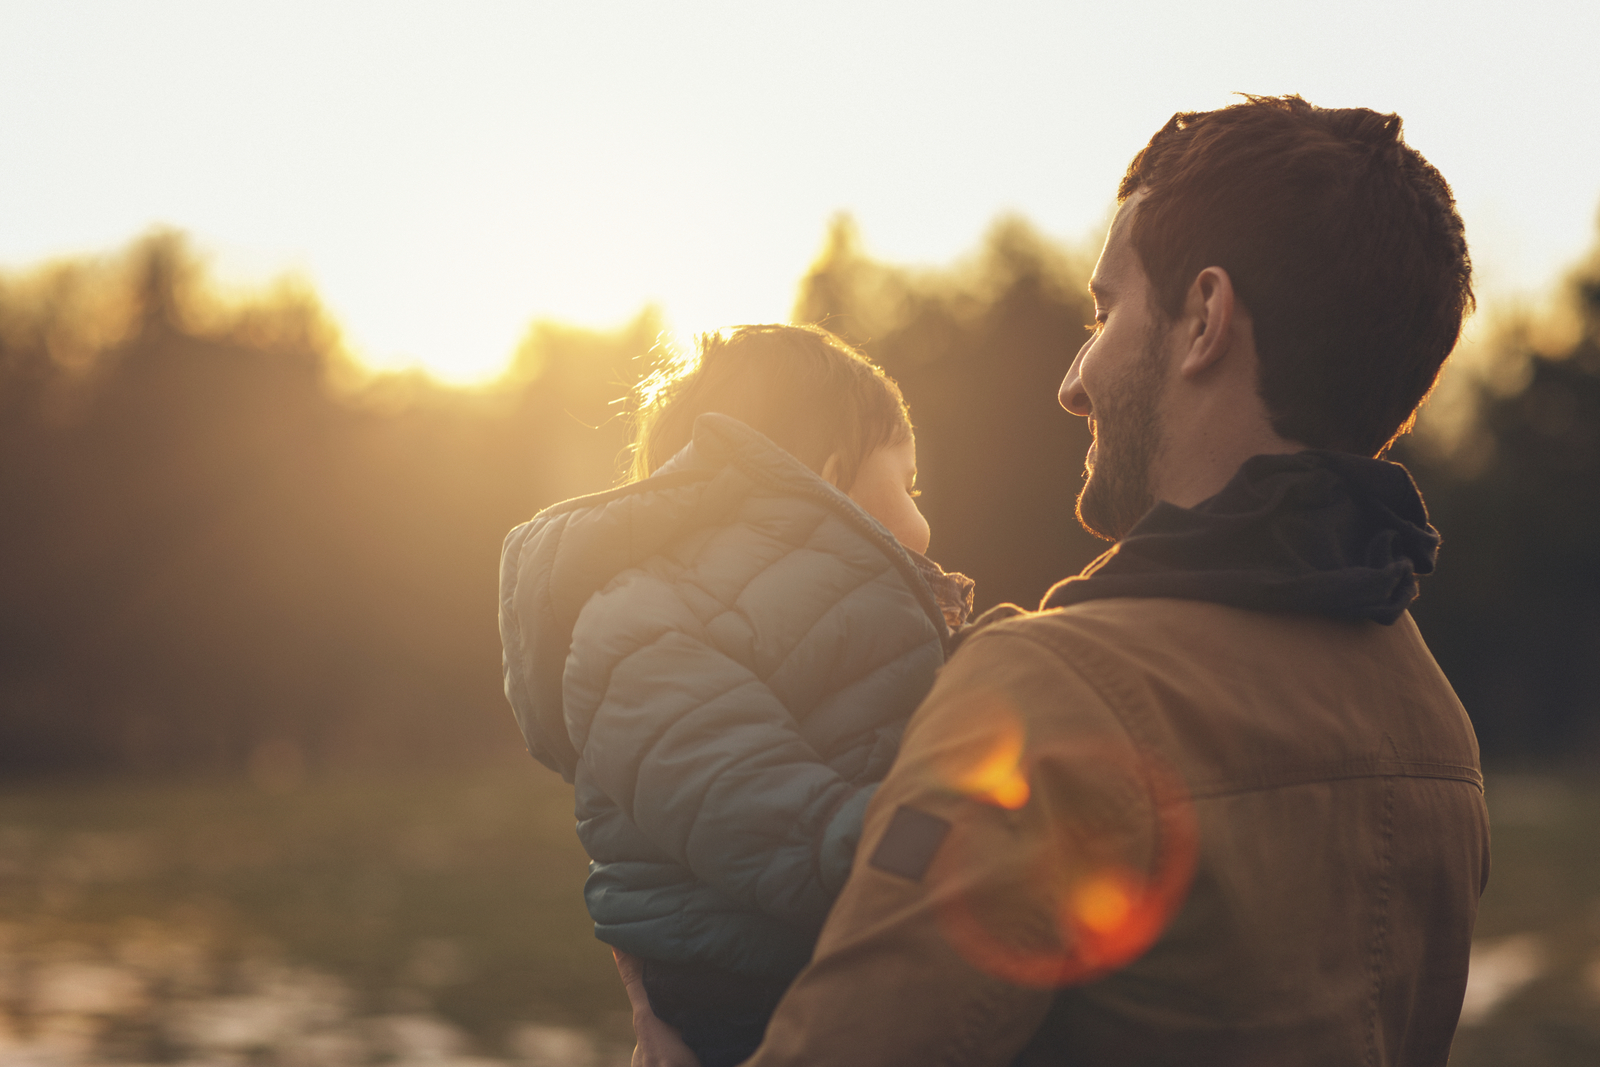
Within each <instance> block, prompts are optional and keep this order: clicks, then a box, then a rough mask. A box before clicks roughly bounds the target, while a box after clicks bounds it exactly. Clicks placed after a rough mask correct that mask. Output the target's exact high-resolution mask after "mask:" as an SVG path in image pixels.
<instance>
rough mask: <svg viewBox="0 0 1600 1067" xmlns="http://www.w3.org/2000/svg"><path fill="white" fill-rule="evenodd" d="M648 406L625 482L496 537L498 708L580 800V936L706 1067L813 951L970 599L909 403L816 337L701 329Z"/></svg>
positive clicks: (744, 1050) (769, 329)
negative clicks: (633, 981)
mask: <svg viewBox="0 0 1600 1067" xmlns="http://www.w3.org/2000/svg"><path fill="white" fill-rule="evenodd" d="M643 397H644V402H643V404H642V408H641V411H640V413H639V419H638V423H637V427H636V439H635V453H634V460H635V464H634V471H633V480H632V481H631V482H630V483H629V484H627V485H624V486H623V487H621V488H619V489H614V490H612V491H610V492H605V493H597V494H595V495H593V496H587V497H581V498H579V499H576V500H570V501H567V502H566V503H563V504H557V505H556V506H554V507H552V508H549V509H547V510H545V511H543V512H540V513H539V514H538V515H537V516H535V517H534V518H533V519H532V520H531V521H530V522H527V523H525V524H523V525H522V526H519V527H517V528H516V529H515V530H513V531H512V532H511V534H510V535H509V536H508V537H507V538H506V543H505V549H504V554H503V556H502V560H501V572H500V573H501V577H500V633H501V639H502V642H503V644H504V652H505V659H504V662H505V686H506V695H507V697H508V698H509V699H510V701H511V706H512V709H513V710H514V711H515V713H516V716H517V721H518V723H519V724H520V725H521V727H522V731H523V735H524V737H525V738H526V739H527V742H528V748H529V750H530V751H531V752H532V753H533V755H534V756H535V757H536V758H538V759H539V760H540V761H541V762H543V763H544V764H546V765H547V766H549V767H551V768H553V769H555V770H558V771H560V772H561V774H562V775H563V777H565V778H566V779H567V780H568V781H570V782H572V783H573V786H574V788H575V793H576V802H577V819H578V836H579V837H580V838H581V840H582V841H583V845H584V848H585V850H586V851H587V852H588V854H589V856H590V858H591V860H592V861H593V862H592V863H591V865H590V874H589V879H588V882H587V884H586V886H585V890H584V893H585V898H586V900H587V903H588V906H589V913H590V915H592V916H593V918H594V921H595V933H596V936H598V937H599V938H600V940H602V941H605V942H607V943H608V944H610V945H612V946H613V947H614V948H616V949H619V950H621V951H622V952H624V953H631V954H632V955H634V956H637V957H639V958H640V959H642V960H643V985H644V989H645V991H646V992H647V993H648V995H649V1002H650V1006H651V1008H652V1009H653V1010H654V1012H655V1014H656V1015H657V1016H659V1017H660V1018H661V1019H662V1020H664V1021H665V1022H667V1023H668V1024H670V1025H671V1026H673V1027H675V1028H676V1029H677V1030H678V1031H680V1032H681V1034H682V1036H683V1039H684V1041H685V1042H686V1043H687V1044H688V1045H689V1047H690V1048H691V1049H693V1050H694V1052H695V1054H696V1055H698V1056H699V1057H700V1060H701V1062H702V1064H704V1065H705V1067H719V1065H721V1064H736V1063H739V1062H741V1061H743V1060H744V1059H745V1058H747V1057H748V1056H749V1055H750V1054H751V1053H753V1052H754V1051H755V1048H756V1046H757V1045H759V1044H760V1041H761V1036H762V1033H763V1031H764V1030H765V1027H766V1023H767V1019H768V1018H769V1017H770V1015H771V1013H772V1010H773V1008H774V1007H775V1006H776V1004H777V1001H778V999H779V998H780V997H781V996H782V994H783V991H784V990H785V989H786V988H787V986H788V984H789V983H790V981H792V980H793V978H794V976H795V975H796V974H797V973H798V972H799V970H800V969H801V968H802V967H803V966H804V965H805V964H806V962H807V961H808V960H809V958H810V955H811V951H812V948H813V946H814V945H815V942H816V937H817V934H818V932H819V930H820V929H821V926H822V921H823V919H824V918H825V917H826V915H827V913H828V908H829V906H830V905H831V904H832V902H833V899H834V897H835V895H836V894H837V893H838V891H839V889H840V888H841V887H842V885H843V884H844V880H845V877H846V875H847V874H848V873H849V870H850V862H851V859H852V857H853V855H854V852H855V846H856V841H857V839H858V838H859V837H860V834H861V820H862V813H863V811H864V810H865V808H866V804H867V801H868V800H869V799H870V797H871V795H872V793H873V790H874V787H875V784H876V783H877V782H878V781H880V780H881V779H882V778H883V777H884V775H885V774H886V773H887V772H888V769H889V765H890V764H891V763H892V762H893V760H894V756H895V752H896V749H897V747H898V744H899V739H900V734H901V730H902V728H903V727H904V725H905V722H906V720H907V718H908V717H909V716H910V714H911V712H912V711H913V710H914V709H915V708H916V707H917V704H918V703H919V702H920V701H921V699H922V697H923V696H924V695H925V694H926V693H927V691H928V689H929V687H930V686H931V684H932V682H933V676H934V672H935V670H937V669H938V667H939V666H940V665H941V664H942V663H943V662H944V654H945V653H944V648H945V644H946V642H947V641H948V639H949V638H950V636H951V633H952V630H953V629H954V628H956V627H959V626H960V625H961V624H962V623H963V622H964V621H965V619H966V616H967V613H968V612H969V611H970V609H971V603H972V583H971V581H970V580H968V579H966V578H965V577H963V576H961V575H952V574H946V573H945V572H943V571H942V570H940V569H939V567H938V566H937V565H935V564H933V563H932V562H930V561H928V560H927V559H925V558H924V557H923V556H922V555H921V553H922V552H923V551H924V550H926V548H927V547H928V538H929V530H928V524H927V522H926V520H925V519H924V518H923V517H922V514H921V512H920V511H919V510H918V508H917V504H916V501H915V499H914V498H915V496H916V495H917V493H916V490H915V488H914V485H915V480H916V443H915V440H914V438H913V436H912V429H911V420H910V416H909V413H908V411H907V409H906V405H905V402H904V400H903V399H902V398H901V395H900V390H899V388H898V387H897V386H896V385H895V383H894V382H893V381H892V380H891V379H890V378H889V377H888V376H887V375H885V374H884V373H883V372H882V371H881V370H879V369H878V368H877V367H876V366H874V365H873V364H872V363H870V362H868V361H867V360H866V359H865V358H864V357H863V356H861V355H860V354H858V353H857V352H855V351H854V350H853V349H851V348H850V347H849V346H848V345H846V344H844V343H843V342H842V341H840V340H838V339H837V338H835V337H833V336H832V335H831V334H829V333H827V332H826V331H824V330H821V329H817V328H815V327H806V326H743V327H739V328H737V329H734V330H732V331H731V332H728V333H726V334H721V335H710V336H707V337H705V338H702V340H701V344H700V348H699V352H698V358H697V359H695V360H693V361H692V362H691V363H689V364H688V365H686V366H683V367H679V368H677V369H676V370H673V371H668V372H666V373H663V374H660V375H657V376H656V377H655V378H653V379H652V380H651V381H650V382H647V383H646V388H645V390H644V393H643Z"/></svg>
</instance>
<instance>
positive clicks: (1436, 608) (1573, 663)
mask: <svg viewBox="0 0 1600 1067" xmlns="http://www.w3.org/2000/svg"><path fill="white" fill-rule="evenodd" d="M1566 299H1568V300H1570V301H1571V303H1572V305H1573V310H1575V311H1576V313H1577V314H1576V318H1577V326H1578V328H1577V330H1576V337H1575V338H1570V339H1568V340H1566V341H1565V342H1564V343H1562V344H1561V345H1560V346H1559V347H1556V348H1554V349H1553V350H1549V351H1541V350H1540V349H1539V347H1538V346H1537V342H1536V341H1534V340H1533V334H1534V332H1535V331H1533V330H1531V329H1530V324H1529V323H1527V322H1515V323H1513V324H1512V325H1511V326H1510V327H1509V328H1504V329H1502V330H1500V331H1499V332H1498V334H1497V335H1496V336H1495V337H1493V338H1492V340H1491V342H1490V344H1491V345H1492V346H1493V351H1492V352H1491V354H1490V359H1489V364H1488V365H1489V368H1490V369H1491V371H1494V370H1498V371H1499V372H1500V374H1499V376H1500V378H1501V379H1502V381H1501V382H1499V383H1497V382H1495V381H1494V380H1493V377H1494V376H1493V375H1492V374H1491V375H1480V376H1478V377H1476V378H1474V379H1471V380H1470V392H1471V398H1470V399H1471V402H1472V403H1473V404H1474V409H1473V413H1472V420H1471V422H1472V424H1471V431H1470V433H1469V434H1466V435H1463V436H1462V438H1461V440H1460V443H1459V445H1458V447H1457V449H1456V454H1451V453H1446V454H1444V455H1439V454H1437V453H1436V452H1434V451H1431V450H1429V449H1426V448H1420V447H1417V446H1416V445H1415V444H1409V445H1407V446H1406V447H1405V448H1404V449H1403V450H1402V455H1403V457H1404V458H1405V460H1406V462H1407V464H1408V465H1409V466H1410V467H1411V468H1412V470H1413V472H1414V473H1415V475H1416V477H1417V480H1418V482H1419V484H1421V486H1422V488H1423V490H1424V494H1425V496H1426V497H1427V500H1428V504H1429V507H1430V509H1431V511H1432V514H1433V519H1434V524H1435V525H1437V526H1438V527H1439V528H1440V530H1441V532H1442V533H1443V535H1444V547H1443V550H1442V553H1441V556H1440V570H1439V572H1438V574H1437V575H1436V576H1435V577H1433V578H1432V579H1429V580H1428V581H1427V582H1426V583H1425V584H1424V586H1423V596H1422V598H1421V599H1420V600H1419V601H1418V602H1417V606H1416V608H1415V609H1414V614H1415V616H1416V618H1417V622H1418V625H1419V626H1421V627H1422V629H1423V632H1424V633H1425V634H1426V636H1427V638H1428V641H1429V644H1430V645H1431V646H1432V647H1433V649H1434V651H1435V654H1436V655H1437V656H1438V658H1439V662H1440V664H1441V666H1443V668H1444V670H1445V673H1446V674H1447V675H1448V676H1449V677H1450V679H1451V681H1452V682H1453V683H1454V684H1455V686H1456V689H1457V692H1459V693H1460V695H1461V698H1462V701H1463V703H1465V704H1466V706H1467V710H1468V711H1469V712H1470V713H1471V715H1472V717H1473V722H1474V724H1475V725H1476V726H1477V729H1478V736H1479V740H1480V742H1481V744H1482V746H1483V749H1484V751H1485V753H1486V754H1487V755H1489V756H1490V757H1496V758H1501V759H1527V758H1549V757H1552V756H1561V755H1566V756H1571V757H1576V758H1582V757H1583V756H1585V755H1588V754H1592V753H1593V752H1594V751H1595V750H1596V748H1597V747H1600V551H1597V548H1600V543H1597V541H1596V538H1595V533H1594V531H1595V530H1597V529H1600V249H1597V252H1596V255H1595V256H1594V258H1593V259H1592V261H1591V262H1590V264H1589V266H1588V267H1587V268H1585V269H1583V270H1580V271H1579V272H1578V273H1577V274H1576V275H1575V276H1574V278H1573V279H1572V281H1571V282H1570V283H1569V287H1568V292H1567V294H1566ZM1507 367H1510V368H1511V369H1512V371H1513V373H1511V374H1510V375H1509V377H1510V379H1511V380H1512V381H1513V382H1514V383H1516V384H1517V385H1518V386H1520V388H1512V389H1507V388H1506V387H1505V385H1504V379H1505V378H1506V377H1508V375H1507V374H1506V373H1505V368H1507ZM1460 452H1467V453H1469V455H1468V456H1467V457H1466V458H1465V462H1463V457H1462V456H1461V455H1460V454H1459V453H1460Z"/></svg>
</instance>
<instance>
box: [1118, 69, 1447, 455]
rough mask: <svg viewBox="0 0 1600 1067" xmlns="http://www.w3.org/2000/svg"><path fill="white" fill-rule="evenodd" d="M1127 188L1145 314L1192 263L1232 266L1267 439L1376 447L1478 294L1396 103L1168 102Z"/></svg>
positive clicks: (1174, 293)
mask: <svg viewBox="0 0 1600 1067" xmlns="http://www.w3.org/2000/svg"><path fill="white" fill-rule="evenodd" d="M1141 190H1143V191H1144V194H1145V195H1144V197H1143V198H1142V199H1141V201H1140V203H1139V206H1138V209H1137V211H1136V212H1135V215H1134V220H1133V245H1134V248H1135V249H1136V250H1137V251H1138V253H1139V259H1140V261H1141V263H1142V264H1143V266H1144V269H1145V273H1146V274H1147V275H1149V278H1150V285H1151V292H1152V298H1153V300H1154V301H1155V304H1156V310H1158V311H1160V312H1161V313H1162V314H1164V315H1165V316H1166V317H1168V318H1173V317H1175V316H1176V315H1177V314H1178V313H1179V311H1180V309H1181V308H1182V306H1183V300H1184V297H1185V296H1186V294H1187V293H1188V290H1189V287H1190V285H1191V284H1192V283H1193V281H1194V278H1195V276H1196V275H1197V274H1199V273H1200V272H1201V271H1202V270H1204V269H1205V268H1207V267H1221V268H1222V269H1224V270H1226V271H1227V272H1228V276H1229V278H1230V279H1232V281H1233V286H1234V291H1235V292H1236V293H1237V294H1238V297H1239V300H1240V302H1241V303H1242V304H1243V305H1244V306H1245V308H1246V309H1247V310H1248V311H1249V313H1250V316H1251V318H1252V320H1253V321H1254V324H1255V342H1256V351H1257V354H1258V356H1259V358H1260V381H1259V386H1258V388H1259V390H1260V394H1261V398H1262V400H1263V402H1264V403H1265V404H1266V406H1267V410H1268V412H1269V414H1270V415H1271V418H1272V425H1273V429H1274V430H1275V431H1276V432H1277V433H1278V434H1279V435H1280V436H1282V437H1284V438H1287V439H1289V440H1291V441H1298V442H1300V443H1301V444H1304V445H1308V446H1310V447H1312V448H1329V449H1336V450H1339V451H1343V452H1354V453H1358V454H1360V455H1366V456H1375V455H1378V454H1379V453H1381V452H1382V451H1383V450H1384V449H1385V448H1386V447H1387V446H1388V445H1389V443H1390V442H1391V441H1392V440H1393V439H1394V438H1395V437H1396V436H1398V435H1399V434H1400V433H1401V432H1403V431H1404V430H1406V429H1408V428H1409V426H1410V423H1411V420H1412V418H1413V416H1414V414H1415V412H1416V409H1417V406H1418V405H1419V404H1420V403H1421V402H1422V398H1423V397H1424V396H1426V395H1427V392H1428V390H1429V389H1430V388H1431V387H1432V385H1433V382H1434V379H1435V378H1437V377H1438V374H1439V368H1440V367H1441V366H1442V365H1443V363H1444V360H1445V357H1446V356H1448V355H1449V354H1450V351H1451V349H1453V348H1454V347H1455V343H1456V339H1457V338H1458V337H1459V336H1460V333H1461V320H1462V317H1463V316H1464V315H1465V314H1466V313H1467V311H1468V310H1470V309H1471V308H1472V307H1473V306H1474V302H1473V295H1472V263H1471V260H1470V258H1469V257H1468V254H1467V244H1466V237H1465V234H1464V233H1463V230H1462V225H1461V216H1460V215H1459V214H1457V212H1456V207H1455V198H1454V197H1453V196H1452V195H1451V192H1450V186H1449V185H1448V184H1447V183H1446V182H1445V180H1444V178H1443V177H1442V176H1441V175H1440V174H1439V172H1438V171H1437V170H1435V169H1434V168H1433V167H1432V165H1430V164H1429V163H1428V161H1427V160H1425V159H1423V158H1422V156H1421V155H1419V154H1418V153H1417V151H1416V150H1415V149H1413V148H1411V147H1410V146H1409V145H1407V144H1406V143H1405V141H1404V140H1402V138H1401V124H1400V116H1398V115H1380V114H1378V113H1377V112H1375V111H1369V110H1367V109H1365V108H1320V107H1314V106H1313V105H1311V104H1309V103H1307V102H1306V101H1304V100H1302V99H1301V98H1300V97H1298V96H1285V97H1256V96H1251V97H1247V98H1246V100H1245V101H1244V102H1243V103H1240V104H1235V105H1233V106H1231V107H1226V108H1222V109H1220V110H1217V111H1204V112H1190V113H1180V114H1177V115H1174V116H1172V118H1171V120H1170V121H1168V123H1167V124H1166V125H1165V126H1163V127H1162V128H1161V130H1160V131H1159V132H1157V133H1156V135H1155V136H1154V137H1152V138H1151V139H1150V143H1149V144H1148V145H1146V146H1145V147H1144V148H1143V149H1142V150H1141V151H1140V152H1139V154H1138V155H1137V156H1135V157H1134V158H1133V162H1132V163H1131V164H1130V165H1129V167H1128V173H1127V174H1126V175H1125V176H1124V177H1123V179H1122V185H1121V187H1120V188H1119V189H1118V191H1117V198H1118V200H1119V201H1121V200H1126V199H1127V198H1128V197H1130V196H1132V195H1133V194H1134V193H1135V192H1139V191H1141Z"/></svg>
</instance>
